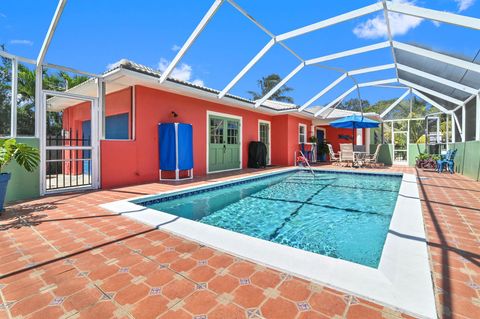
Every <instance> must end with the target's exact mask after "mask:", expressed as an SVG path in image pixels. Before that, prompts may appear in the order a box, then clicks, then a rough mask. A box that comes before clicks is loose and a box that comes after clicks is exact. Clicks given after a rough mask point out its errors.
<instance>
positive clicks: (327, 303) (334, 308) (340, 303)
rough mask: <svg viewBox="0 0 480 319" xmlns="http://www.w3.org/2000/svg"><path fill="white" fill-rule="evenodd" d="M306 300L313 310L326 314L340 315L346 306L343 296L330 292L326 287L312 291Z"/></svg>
mask: <svg viewBox="0 0 480 319" xmlns="http://www.w3.org/2000/svg"><path fill="white" fill-rule="evenodd" d="M308 302H309V304H310V306H311V307H312V308H313V309H314V310H316V311H318V312H321V313H323V314H325V315H327V316H334V315H338V316H342V315H343V314H344V312H345V308H346V307H347V305H346V303H345V301H344V299H343V296H341V295H335V294H332V293H330V292H329V291H328V290H326V289H325V290H323V291H320V292H315V293H313V294H312V296H311V297H310V299H309V300H308Z"/></svg>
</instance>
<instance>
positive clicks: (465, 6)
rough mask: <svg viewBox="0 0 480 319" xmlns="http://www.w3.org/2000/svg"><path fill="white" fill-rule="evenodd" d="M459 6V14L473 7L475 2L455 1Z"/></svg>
mask: <svg viewBox="0 0 480 319" xmlns="http://www.w3.org/2000/svg"><path fill="white" fill-rule="evenodd" d="M455 2H456V3H457V5H458V12H462V11H465V10H467V9H468V8H470V7H471V6H473V4H474V3H475V0H455Z"/></svg>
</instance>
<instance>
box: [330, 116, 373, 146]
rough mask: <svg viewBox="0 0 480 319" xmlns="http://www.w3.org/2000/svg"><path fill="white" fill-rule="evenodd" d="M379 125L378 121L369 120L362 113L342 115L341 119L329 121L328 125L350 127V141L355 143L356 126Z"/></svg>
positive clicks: (370, 126) (369, 126)
mask: <svg viewBox="0 0 480 319" xmlns="http://www.w3.org/2000/svg"><path fill="white" fill-rule="evenodd" d="M379 125H380V122H377V121H374V120H371V119H369V118H366V117H364V116H363V115H350V116H346V117H342V118H341V119H338V120H335V121H333V122H330V126H333V127H336V128H351V129H352V131H353V136H354V138H353V140H352V143H355V131H354V130H355V129H356V128H375V127H378V126H379Z"/></svg>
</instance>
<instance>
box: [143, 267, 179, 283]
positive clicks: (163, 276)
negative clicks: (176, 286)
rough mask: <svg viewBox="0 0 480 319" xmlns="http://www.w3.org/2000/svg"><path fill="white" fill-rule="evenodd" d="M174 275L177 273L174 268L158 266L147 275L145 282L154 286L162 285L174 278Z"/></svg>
mask: <svg viewBox="0 0 480 319" xmlns="http://www.w3.org/2000/svg"><path fill="white" fill-rule="evenodd" d="M174 276H175V273H174V272H173V271H172V270H170V269H168V268H163V269H158V266H157V269H156V270H155V271H153V272H151V273H149V274H147V275H146V277H147V280H146V281H145V283H147V284H148V285H150V286H152V287H160V286H163V285H165V284H166V283H168V282H170V281H171V280H173V278H174Z"/></svg>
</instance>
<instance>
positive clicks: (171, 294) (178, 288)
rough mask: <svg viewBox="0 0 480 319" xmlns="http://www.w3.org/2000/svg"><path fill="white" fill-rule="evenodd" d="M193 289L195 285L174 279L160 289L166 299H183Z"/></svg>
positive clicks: (185, 280) (184, 280)
mask: <svg viewBox="0 0 480 319" xmlns="http://www.w3.org/2000/svg"><path fill="white" fill-rule="evenodd" d="M194 289H195V285H194V284H193V283H192V282H191V281H189V280H187V279H183V278H182V279H175V280H172V281H170V282H169V283H168V284H166V285H165V286H164V287H163V288H162V294H163V295H164V296H165V297H167V298H168V299H170V300H172V299H175V298H179V299H183V298H185V297H187V296H188V295H189V294H190V293H192V292H193V290H194Z"/></svg>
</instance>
